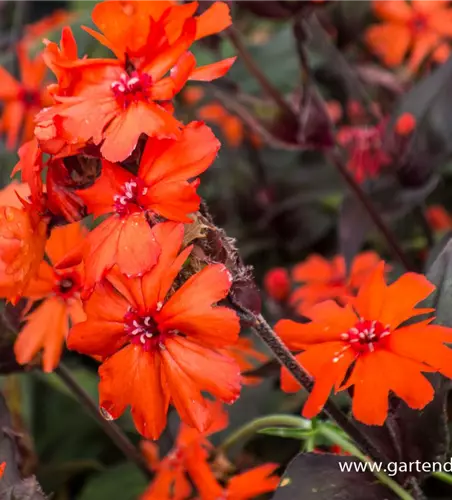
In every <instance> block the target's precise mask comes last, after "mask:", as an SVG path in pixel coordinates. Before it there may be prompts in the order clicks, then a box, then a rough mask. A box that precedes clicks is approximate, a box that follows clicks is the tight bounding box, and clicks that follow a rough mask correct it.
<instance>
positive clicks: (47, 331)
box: [14, 297, 69, 373]
mask: <svg viewBox="0 0 452 500" xmlns="http://www.w3.org/2000/svg"><path fill="white" fill-rule="evenodd" d="M26 319H27V323H26V325H25V326H24V327H23V328H22V330H21V331H20V333H19V336H18V337H17V340H16V343H15V344H14V353H15V355H16V359H17V362H18V363H20V364H22V365H24V364H27V363H29V362H30V361H31V360H32V359H33V358H34V357H35V356H36V354H37V353H38V352H39V351H40V350H41V349H42V350H43V351H44V353H43V358H42V369H43V371H44V372H46V373H50V372H52V371H53V370H54V369H55V368H56V366H57V365H58V363H59V361H60V357H61V351H62V349H63V344H64V339H65V338H66V335H67V331H68V326H69V325H68V317H67V313H66V305H65V303H64V302H63V301H62V300H60V299H58V298H57V297H51V298H49V299H46V300H45V301H44V302H43V303H42V304H41V305H40V306H39V307H38V308H37V309H35V310H34V311H33V312H32V313H30V314H29V315H28V316H27V318H26Z"/></svg>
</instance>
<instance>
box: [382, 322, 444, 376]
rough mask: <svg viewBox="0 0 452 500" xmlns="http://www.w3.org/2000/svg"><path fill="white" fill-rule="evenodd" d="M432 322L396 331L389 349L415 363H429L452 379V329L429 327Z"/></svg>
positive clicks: (389, 340)
mask: <svg viewBox="0 0 452 500" xmlns="http://www.w3.org/2000/svg"><path fill="white" fill-rule="evenodd" d="M429 322H430V320H427V321H422V322H420V323H416V324H414V325H410V326H406V327H402V328H399V329H397V330H395V331H394V332H393V333H392V334H391V335H390V336H389V337H388V341H387V342H388V349H389V350H390V351H391V352H393V353H395V354H398V355H399V356H403V357H405V358H410V359H412V360H414V361H418V362H422V363H427V364H428V365H429V366H431V367H433V368H435V369H436V370H438V371H440V372H441V373H442V374H443V375H446V377H449V378H452V349H451V348H450V347H448V346H446V345H445V344H446V343H452V329H451V328H447V327H445V326H440V325H429V324H428V323H429Z"/></svg>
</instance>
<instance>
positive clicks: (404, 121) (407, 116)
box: [394, 113, 416, 136]
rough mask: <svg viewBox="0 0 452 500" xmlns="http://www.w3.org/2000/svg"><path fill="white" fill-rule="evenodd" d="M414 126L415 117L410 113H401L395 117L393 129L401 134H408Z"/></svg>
mask: <svg viewBox="0 0 452 500" xmlns="http://www.w3.org/2000/svg"><path fill="white" fill-rule="evenodd" d="M415 128H416V118H415V117H414V116H413V115H412V114H411V113H403V114H402V115H400V116H399V118H397V121H396V123H395V126H394V130H395V131H396V133H397V134H399V135H402V136H408V135H410V134H411V133H412V132H413V130H414V129H415Z"/></svg>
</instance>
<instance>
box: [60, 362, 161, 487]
mask: <svg viewBox="0 0 452 500" xmlns="http://www.w3.org/2000/svg"><path fill="white" fill-rule="evenodd" d="M55 373H56V374H57V375H58V377H60V379H61V381H62V382H64V384H65V385H66V386H67V388H68V389H69V390H70V391H71V392H73V393H74V394H75V396H76V397H77V399H78V400H79V401H80V403H81V405H82V406H83V407H84V408H85V409H86V410H87V411H88V413H90V414H91V416H92V417H94V419H95V420H97V422H98V423H99V425H100V426H101V427H102V429H103V430H104V432H105V434H107V436H108V437H110V438H111V440H112V441H113V442H114V443H115V445H116V446H117V447H118V448H119V449H120V450H121V451H122V452H123V453H124V455H125V456H126V458H127V459H129V460H130V461H131V462H134V463H135V464H136V465H137V467H139V468H140V469H141V471H142V472H143V473H144V474H145V475H146V476H147V477H149V478H151V477H152V472H151V471H150V469H149V467H148V465H147V463H146V460H145V459H144V457H143V455H142V454H141V453H140V452H139V451H138V450H137V448H136V447H135V446H134V445H133V444H132V442H131V441H130V440H129V438H128V437H127V436H126V435H125V434H124V432H123V431H122V430H121V428H120V427H119V426H118V425H117V424H116V423H115V422H113V421H111V420H106V419H105V418H104V417H103V416H102V415H101V414H100V412H99V408H98V406H97V404H96V403H95V402H94V401H93V400H92V399H91V396H90V395H89V394H88V393H87V392H86V391H85V390H84V389H83V387H81V386H80V385H79V383H78V382H77V380H75V378H74V377H73V375H72V373H71V371H70V370H69V369H68V368H67V367H66V366H65V365H64V364H63V363H60V365H59V366H58V368H56V370H55Z"/></svg>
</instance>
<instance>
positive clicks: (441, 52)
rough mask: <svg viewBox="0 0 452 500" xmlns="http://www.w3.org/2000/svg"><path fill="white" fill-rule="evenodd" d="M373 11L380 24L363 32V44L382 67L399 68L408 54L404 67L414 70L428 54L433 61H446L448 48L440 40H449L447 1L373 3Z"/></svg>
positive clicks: (450, 22) (451, 16)
mask: <svg viewBox="0 0 452 500" xmlns="http://www.w3.org/2000/svg"><path fill="white" fill-rule="evenodd" d="M373 8H374V12H375V14H376V15H377V16H378V17H379V18H380V19H381V20H382V21H383V22H382V23H381V24H377V25H375V26H371V27H370V28H369V29H368V30H367V32H366V41H367V43H368V45H369V47H370V48H371V49H372V50H373V51H374V52H375V54H377V55H378V56H379V57H381V58H382V59H383V61H384V62H385V64H387V65H388V66H391V67H394V66H399V65H400V64H402V62H403V61H404V59H405V57H406V56H407V54H409V57H408V61H407V65H408V67H409V68H410V70H411V71H416V70H417V69H418V68H419V66H420V64H421V63H422V62H423V61H424V60H425V59H426V58H427V57H428V56H430V54H431V55H432V58H433V60H434V61H435V62H440V63H442V62H444V61H445V59H447V57H448V55H449V53H450V48H449V47H448V45H447V43H444V39H445V38H450V37H452V9H450V6H449V2H443V1H435V0H411V2H406V1H405V0H403V1H401V0H384V1H382V0H377V1H374V2H373Z"/></svg>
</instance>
